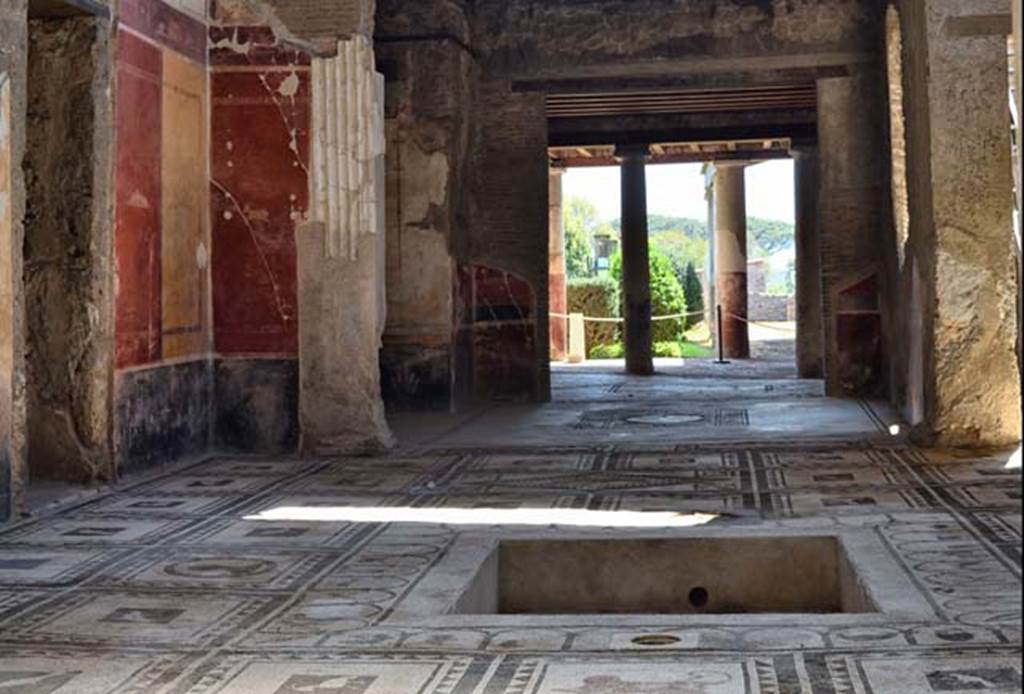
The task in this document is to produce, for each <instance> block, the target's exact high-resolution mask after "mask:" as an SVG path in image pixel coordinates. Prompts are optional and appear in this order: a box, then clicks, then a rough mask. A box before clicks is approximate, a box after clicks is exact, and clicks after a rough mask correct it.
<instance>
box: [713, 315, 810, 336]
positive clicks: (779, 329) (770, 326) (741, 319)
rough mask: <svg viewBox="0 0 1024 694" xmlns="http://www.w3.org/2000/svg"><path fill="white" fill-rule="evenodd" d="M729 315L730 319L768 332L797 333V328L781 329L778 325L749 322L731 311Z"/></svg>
mask: <svg viewBox="0 0 1024 694" xmlns="http://www.w3.org/2000/svg"><path fill="white" fill-rule="evenodd" d="M728 315H729V316H730V317H732V318H735V319H736V320H738V321H743V322H744V323H747V324H748V325H757V326H759V327H762V328H765V329H767V330H778V331H779V332H783V333H795V332H796V328H782V327H779V326H778V325H769V324H767V323H760V322H758V321H755V320H749V319H747V318H744V317H743V316H737V315H736V314H735V313H733V312H732V311H730V312H729V314H728Z"/></svg>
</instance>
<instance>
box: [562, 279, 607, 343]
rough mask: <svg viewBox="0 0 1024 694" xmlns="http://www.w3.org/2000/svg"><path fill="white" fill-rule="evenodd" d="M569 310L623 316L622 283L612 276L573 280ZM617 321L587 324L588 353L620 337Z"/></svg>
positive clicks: (567, 288) (570, 282) (569, 284)
mask: <svg viewBox="0 0 1024 694" xmlns="http://www.w3.org/2000/svg"><path fill="white" fill-rule="evenodd" d="M566 292H567V303H568V306H569V313H582V314H583V315H585V316H591V317H594V318H617V317H618V316H619V285H618V283H616V282H615V281H614V280H612V279H611V278H610V277H591V278H576V279H571V280H569V282H568V285H567V287H566ZM619 332H620V329H619V325H618V324H617V323H593V322H590V321H588V322H587V323H586V333H587V356H588V357H589V356H591V354H592V353H593V350H594V349H595V348H600V347H602V346H605V345H611V344H614V343H616V342H618V340H619V337H620V336H619Z"/></svg>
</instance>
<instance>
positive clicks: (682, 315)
mask: <svg viewBox="0 0 1024 694" xmlns="http://www.w3.org/2000/svg"><path fill="white" fill-rule="evenodd" d="M703 315H704V311H693V312H691V313H672V314H669V315H667V316H651V320H652V321H660V320H679V319H680V318H689V317H690V316H703ZM548 316H549V317H551V318H563V319H568V318H569V316H568V315H566V314H564V313H554V312H550V313H548ZM583 320H584V321H586V322H588V323H622V322H623V321H625V320H626V319H625V318H602V317H599V316H583Z"/></svg>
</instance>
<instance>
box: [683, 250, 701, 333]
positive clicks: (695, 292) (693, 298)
mask: <svg viewBox="0 0 1024 694" xmlns="http://www.w3.org/2000/svg"><path fill="white" fill-rule="evenodd" d="M683 293H684V294H685V295H686V307H687V311H688V312H690V313H695V312H697V311H703V310H704V288H703V287H702V286H701V284H700V277H698V276H697V269H696V268H695V267H694V266H693V263H692V262H690V263H687V264H686V270H685V272H684V273H683ZM700 321H701V317H700V316H690V317H689V318H688V319H687V321H686V327H688V328H689V327H691V326H693V325H696V324H697V323H699V322H700Z"/></svg>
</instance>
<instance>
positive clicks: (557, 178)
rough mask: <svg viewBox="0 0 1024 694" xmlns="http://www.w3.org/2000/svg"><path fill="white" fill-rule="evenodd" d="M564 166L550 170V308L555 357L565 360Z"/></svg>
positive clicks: (552, 351)
mask: <svg viewBox="0 0 1024 694" xmlns="http://www.w3.org/2000/svg"><path fill="white" fill-rule="evenodd" d="M563 173H565V172H564V171H563V170H562V169H551V170H550V172H549V173H548V311H549V312H550V313H551V314H560V315H558V316H555V315H551V359H552V360H554V361H563V360H564V359H565V354H566V349H567V348H568V340H567V337H568V332H567V321H566V319H565V318H564V317H563V316H566V315H568V308H569V305H568V301H567V296H566V284H565V283H566V279H565V227H564V225H563V221H562V174H563Z"/></svg>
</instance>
